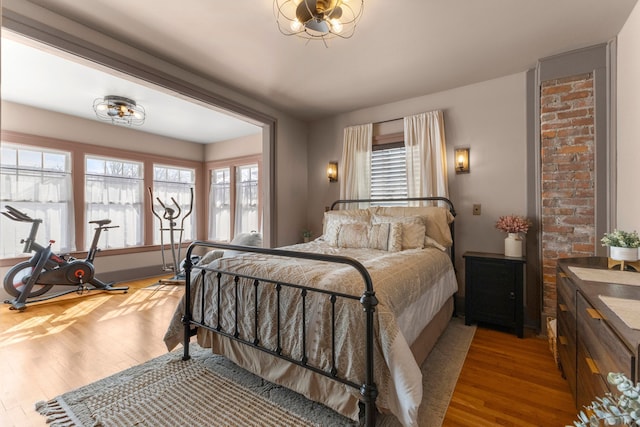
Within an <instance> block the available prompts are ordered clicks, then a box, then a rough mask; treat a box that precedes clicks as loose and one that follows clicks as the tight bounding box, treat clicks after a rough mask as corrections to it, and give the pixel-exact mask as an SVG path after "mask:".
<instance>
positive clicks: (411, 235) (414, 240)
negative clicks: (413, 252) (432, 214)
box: [371, 215, 426, 250]
mask: <svg viewBox="0 0 640 427" xmlns="http://www.w3.org/2000/svg"><path fill="white" fill-rule="evenodd" d="M371 222H372V223H373V224H380V223H385V222H390V223H392V224H393V223H397V224H400V225H401V226H402V250H406V249H422V248H424V240H425V232H426V227H425V225H424V219H423V218H422V217H420V216H383V215H373V216H372V217H371Z"/></svg>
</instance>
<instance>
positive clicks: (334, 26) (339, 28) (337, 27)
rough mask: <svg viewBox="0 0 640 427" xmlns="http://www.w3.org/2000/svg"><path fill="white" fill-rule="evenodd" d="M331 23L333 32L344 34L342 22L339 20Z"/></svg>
mask: <svg viewBox="0 0 640 427" xmlns="http://www.w3.org/2000/svg"><path fill="white" fill-rule="evenodd" d="M329 22H331V30H332V31H333V32H334V33H336V34H340V33H341V32H342V23H341V22H340V21H338V20H337V19H331V20H330V21H329Z"/></svg>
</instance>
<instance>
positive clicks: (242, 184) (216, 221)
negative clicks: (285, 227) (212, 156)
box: [208, 157, 262, 241]
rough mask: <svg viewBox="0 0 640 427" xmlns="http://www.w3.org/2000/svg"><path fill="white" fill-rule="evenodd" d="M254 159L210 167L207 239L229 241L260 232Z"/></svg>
mask: <svg viewBox="0 0 640 427" xmlns="http://www.w3.org/2000/svg"><path fill="white" fill-rule="evenodd" d="M252 160H254V158H253V157H252V158H244V159H240V160H235V161H229V162H226V163H225V162H218V163H217V164H216V165H215V166H213V167H211V168H210V187H209V232H208V238H209V239H210V240H216V241H230V240H232V239H233V237H234V236H235V235H237V234H240V233H247V232H250V231H261V229H262V211H261V206H260V182H259V181H260V180H259V176H260V163H259V161H257V160H256V161H255V162H254V161H252Z"/></svg>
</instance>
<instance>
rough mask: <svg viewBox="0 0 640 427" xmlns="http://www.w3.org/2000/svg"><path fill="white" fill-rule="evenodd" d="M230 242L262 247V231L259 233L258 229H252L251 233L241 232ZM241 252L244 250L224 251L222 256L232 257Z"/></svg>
mask: <svg viewBox="0 0 640 427" xmlns="http://www.w3.org/2000/svg"><path fill="white" fill-rule="evenodd" d="M230 244H232V245H238V246H253V247H258V248H259V247H262V233H258V232H256V231H252V232H250V233H240V234H238V235H236V237H234V238H233V239H232V240H231V242H230ZM241 253H243V252H241V251H224V255H222V258H230V257H232V256H236V255H238V254H241Z"/></svg>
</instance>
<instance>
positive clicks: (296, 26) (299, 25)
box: [291, 19, 302, 32]
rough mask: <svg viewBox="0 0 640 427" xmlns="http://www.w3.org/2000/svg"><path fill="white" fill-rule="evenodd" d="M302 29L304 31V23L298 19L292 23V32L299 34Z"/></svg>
mask: <svg viewBox="0 0 640 427" xmlns="http://www.w3.org/2000/svg"><path fill="white" fill-rule="evenodd" d="M301 29H302V22H300V21H298V20H297V19H296V20H295V21H291V31H295V32H298V31H300V30H301Z"/></svg>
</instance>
